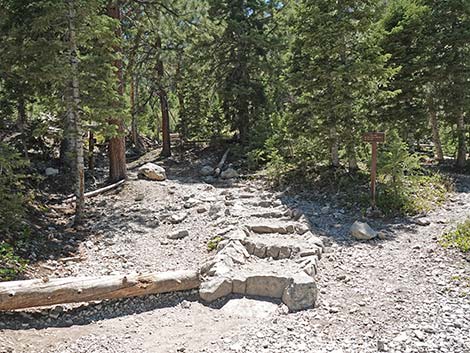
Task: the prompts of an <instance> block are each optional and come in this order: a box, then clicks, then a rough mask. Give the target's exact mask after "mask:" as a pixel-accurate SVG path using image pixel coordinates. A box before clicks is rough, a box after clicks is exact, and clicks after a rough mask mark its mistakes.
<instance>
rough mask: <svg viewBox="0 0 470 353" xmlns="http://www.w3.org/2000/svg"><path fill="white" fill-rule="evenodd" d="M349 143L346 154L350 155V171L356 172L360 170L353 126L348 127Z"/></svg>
mask: <svg viewBox="0 0 470 353" xmlns="http://www.w3.org/2000/svg"><path fill="white" fill-rule="evenodd" d="M346 133H347V134H348V136H347V144H346V154H347V155H348V167H349V172H350V173H355V172H357V171H358V169H359V167H358V165H357V158H356V146H355V143H354V133H353V130H352V128H350V127H349V128H346Z"/></svg>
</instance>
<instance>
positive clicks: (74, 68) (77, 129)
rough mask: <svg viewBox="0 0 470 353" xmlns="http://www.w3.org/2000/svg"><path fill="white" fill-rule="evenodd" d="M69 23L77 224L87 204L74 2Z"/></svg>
mask: <svg viewBox="0 0 470 353" xmlns="http://www.w3.org/2000/svg"><path fill="white" fill-rule="evenodd" d="M68 5H69V11H68V22H69V51H70V74H71V81H70V89H69V90H68V91H69V94H70V97H69V98H68V105H69V106H68V108H67V115H68V119H67V120H68V122H69V123H70V124H71V130H72V136H73V137H72V141H73V146H74V151H73V152H74V153H73V156H74V168H73V174H74V179H75V197H76V206H75V223H79V222H80V218H81V215H82V210H83V206H84V204H85V196H84V195H85V172H84V169H85V168H84V161H83V141H82V129H81V124H80V108H79V104H80V90H79V87H78V58H77V42H76V36H75V6H74V0H68Z"/></svg>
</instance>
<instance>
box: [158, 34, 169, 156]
mask: <svg viewBox="0 0 470 353" xmlns="http://www.w3.org/2000/svg"><path fill="white" fill-rule="evenodd" d="M156 44H157V49H158V51H159V55H160V56H161V50H162V40H161V38H160V36H157V43H156ZM157 74H158V79H159V80H160V89H159V92H158V95H159V97H160V108H161V111H162V140H163V148H162V157H170V156H171V140H170V114H169V112H168V96H167V93H166V90H165V88H164V87H163V76H164V74H165V69H164V66H163V61H162V59H161V57H159V58H158V62H157Z"/></svg>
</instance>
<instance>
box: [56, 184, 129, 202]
mask: <svg viewBox="0 0 470 353" xmlns="http://www.w3.org/2000/svg"><path fill="white" fill-rule="evenodd" d="M125 182H126V180H125V179H123V180H119V181H118V182H117V183H114V184H111V185H108V186H105V187H103V188H101V189H98V190H94V191H90V192H87V193H85V198H87V197H93V196H98V195H101V194H104V193H105V192H108V191H111V190H114V189H117V188H118V187H119V186H121V185H122V184H124V183H125ZM75 200H76V196H69V197H67V198H66V199H64V200H62V203H69V202H74V201H75Z"/></svg>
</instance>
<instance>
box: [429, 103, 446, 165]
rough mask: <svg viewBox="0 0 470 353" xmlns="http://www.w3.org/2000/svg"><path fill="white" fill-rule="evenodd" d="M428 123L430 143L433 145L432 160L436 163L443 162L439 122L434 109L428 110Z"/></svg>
mask: <svg viewBox="0 0 470 353" xmlns="http://www.w3.org/2000/svg"><path fill="white" fill-rule="evenodd" d="M429 123H430V125H431V131H432V142H433V145H434V158H435V159H436V160H437V161H438V162H442V161H443V160H444V153H443V152H442V144H441V136H440V133H439V122H438V120H437V113H436V112H435V110H434V109H430V110H429Z"/></svg>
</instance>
